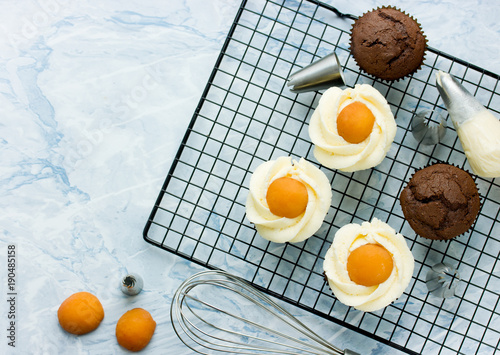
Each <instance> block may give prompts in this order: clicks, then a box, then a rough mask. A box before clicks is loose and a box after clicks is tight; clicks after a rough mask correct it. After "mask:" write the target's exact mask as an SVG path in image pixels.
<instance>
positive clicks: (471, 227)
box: [400, 160, 483, 242]
mask: <svg viewBox="0 0 500 355" xmlns="http://www.w3.org/2000/svg"><path fill="white" fill-rule="evenodd" d="M437 164H444V165H450V166H453V167H455V168H457V169H460V170H461V171H464V172H465V173H467V174H469V176H470V177H471V178H472V181H473V182H474V185H475V187H476V190H477V194H478V198H479V208H478V211H477V213H476V216H475V218H474V220H473V221H472V223H471V225H470V226H469V228H468V229H467V230H465V231H464V232H462V233H460V234H458V235H456V236H454V237H450V238H448V239H446V238H441V239H438V238H430V237H426V236H424V235H421V234H419V233H418V232H417V231H416V230H415V229H414V227H413V226H412V224H411V223H410V221H409V220H408V218H407V217H406V215H405V213H404V209H403V208H402V207H403V206H401V209H402V210H403V215H405V216H404V217H405V219H406V221H407V222H408V224H409V225H410V227H411V228H412V230H413V231H414V232H415V234H416V235H418V236H419V237H422V238H425V239H428V240H433V241H434V240H435V241H439V242H448V241H450V240H453V239H455V238H458V237H461V236H463V235H465V234H467V233H469V232H470V231H471V230H472V229H473V227H474V224H475V223H476V221H477V217H478V215H479V213H480V211H481V208H482V206H483V203H482V200H483V199H482V197H481V194H480V193H479V187H478V185H477V182H476V178H477V177H476V175H474V174H472V173H471V172H470V171H469V170H467V169H463V168H461V167H460V166H458V165H455V164H453V163H448V162H445V161H441V160H436V161H434V162H429V163H428V164H426V165H425V166H423V167H421V168H417V169H415V171H414V172H413V174H412V175H411V176H410V178H409V179H408V181H407V183H406V186H405V187H404V188H406V187H407V186H408V184H409V183H410V181H411V180H412V179H413V177H414V176H415V174H416V173H417V172H419V171H421V170H424V169H426V168H428V167H431V166H433V165H437ZM400 204H401V196H400Z"/></svg>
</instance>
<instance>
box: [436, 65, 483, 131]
mask: <svg viewBox="0 0 500 355" xmlns="http://www.w3.org/2000/svg"><path fill="white" fill-rule="evenodd" d="M436 86H437V89H438V91H439V95H441V98H442V99H443V102H444V105H445V106H446V109H447V110H448V113H449V114H450V118H451V120H452V121H453V124H454V125H455V128H457V127H458V126H459V125H461V124H462V123H464V122H465V121H466V120H467V119H469V118H470V117H472V116H474V115H475V114H476V113H478V112H480V111H484V110H485V107H484V106H483V105H481V103H480V102H479V101H478V100H477V99H476V98H475V97H474V96H473V95H472V94H471V93H470V92H469V91H467V89H466V88H465V87H464V86H463V85H462V84H461V83H460V82H459V81H458V80H457V79H456V78H455V77H454V76H452V75H451V74H448V73H445V72H443V71H439V72H438V73H437V74H436Z"/></svg>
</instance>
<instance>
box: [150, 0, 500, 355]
mask: <svg viewBox="0 0 500 355" xmlns="http://www.w3.org/2000/svg"><path fill="white" fill-rule="evenodd" d="M353 18H354V16H352V15H344V14H341V13H339V12H338V11H337V10H335V9H333V8H332V7H331V6H329V5H325V4H323V3H321V2H317V1H308V0H302V1H300V0H286V1H278V0H275V1H265V0H248V1H243V3H242V5H241V8H240V9H239V12H238V14H237V17H236V19H235V21H234V23H233V25H232V27H231V29H230V33H229V35H228V38H227V40H226V42H225V44H224V46H223V49H222V52H221V54H220V56H219V58H218V60H217V63H216V65H215V67H214V69H213V72H212V75H211V77H210V79H209V82H208V84H207V86H206V88H205V90H204V92H203V96H202V98H201V100H200V102H199V105H198V107H197V109H196V111H195V113H194V116H193V118H192V120H191V122H190V125H189V128H188V129H187V132H186V134H185V136H184V138H183V141H182V144H181V146H180V148H179V150H178V153H177V155H176V157H175V160H174V162H173V165H172V167H171V169H170V172H169V174H168V176H167V177H166V180H165V183H164V185H163V187H162V189H161V191H160V194H159V196H158V199H157V201H156V203H155V205H154V208H153V210H152V212H151V215H150V217H149V219H148V221H147V224H146V226H145V229H144V238H145V240H146V241H148V242H149V243H152V244H154V245H156V246H158V247H160V248H163V249H165V250H168V251H170V252H172V253H175V254H177V255H180V256H183V257H185V258H187V259H189V260H191V261H193V262H196V263H198V264H201V265H204V266H206V267H208V268H218V269H223V270H226V271H228V272H230V273H232V274H235V275H238V276H241V277H243V278H245V279H246V280H248V281H250V282H251V283H252V284H253V285H254V286H256V287H258V288H260V289H261V290H264V291H265V292H267V293H269V294H271V295H273V296H276V297H278V298H281V299H283V300H286V301H287V302H289V303H291V304H294V305H296V306H298V307H301V308H303V309H305V310H308V311H310V312H312V313H314V314H317V315H320V316H322V317H324V318H327V319H329V320H331V321H333V322H336V323H339V324H341V325H343V326H345V327H347V328H350V329H354V330H356V331H357V332H359V333H361V334H364V335H366V336H369V337H371V338H373V339H376V340H377V341H380V342H382V343H385V344H388V345H390V346H392V347H394V348H397V349H399V350H402V351H404V352H407V353H424V354H474V353H480V354H493V353H495V352H498V351H499V339H500V301H499V294H500V276H499V275H500V262H499V255H500V222H499V213H500V203H499V202H500V186H499V184H498V182H497V181H496V180H491V179H482V178H476V183H477V185H478V187H479V191H480V194H481V198H482V209H481V212H480V214H479V216H478V218H477V220H476V222H475V224H474V225H473V228H472V229H471V230H470V232H468V233H466V234H465V235H462V236H460V237H457V238H455V239H454V240H452V241H450V242H432V241H429V240H426V239H423V238H421V237H417V236H415V233H414V232H413V230H412V229H411V228H410V226H409V224H408V223H407V222H405V219H404V217H403V214H402V211H401V208H400V205H399V200H398V196H399V194H400V192H401V190H402V188H403V187H404V186H405V184H406V182H407V181H408V179H409V178H410V177H411V175H412V174H413V172H414V171H415V169H418V168H420V167H423V166H425V165H427V164H429V163H432V162H434V161H438V160H440V161H447V162H450V163H453V164H455V165H457V166H460V167H462V168H464V169H467V170H470V169H469V166H468V165H467V162H466V159H465V155H464V154H463V151H462V148H461V145H460V142H459V140H458V138H457V135H456V133H455V131H454V129H453V127H451V124H450V125H449V127H448V128H447V134H446V136H445V139H444V141H442V142H441V143H440V144H438V145H436V146H422V145H419V144H418V143H417V142H416V141H415V139H414V138H413V136H412V134H411V133H410V131H409V127H410V120H411V118H412V116H413V112H414V111H416V110H421V109H431V110H432V109H434V110H435V112H438V111H443V112H444V114H445V116H446V111H445V110H444V107H443V106H442V103H441V101H440V99H439V95H438V91H437V89H436V87H435V74H436V72H437V71H438V70H443V71H445V72H449V73H451V74H453V75H454V76H455V77H457V78H459V80H460V81H461V82H462V83H463V85H464V86H465V87H466V88H467V89H468V90H469V91H470V92H472V93H473V94H474V95H475V96H476V97H477V98H478V99H479V100H480V101H481V102H482V103H483V104H484V105H485V106H487V107H488V108H489V109H490V110H492V111H493V112H494V113H495V114H496V115H497V116H499V115H498V114H499V110H500V94H499V92H500V85H499V79H500V78H499V76H498V75H496V74H494V73H491V72H488V71H485V70H482V69H481V68H478V67H476V66H473V65H471V64H469V63H466V62H464V61H461V60H459V59H457V58H454V57H452V56H450V55H447V54H445V53H442V52H440V51H438V50H435V49H433V48H429V50H428V51H427V54H426V59H425V63H424V65H423V66H422V68H421V70H419V71H418V72H417V73H416V74H414V75H413V76H411V77H409V78H406V79H405V80H400V81H398V82H395V83H385V82H381V81H378V80H374V79H373V78H371V77H369V76H367V75H364V74H363V73H362V72H360V71H359V68H358V67H357V66H356V64H355V62H354V61H353V59H352V57H351V56H350V54H349V36H350V32H349V31H350V26H351V24H352V19H353ZM333 51H335V52H336V53H337V55H338V56H339V58H340V62H341V64H342V67H343V69H344V73H345V77H346V82H347V85H348V86H354V85H355V84H357V83H369V84H371V85H373V86H374V87H375V88H377V89H378V90H379V91H380V92H381V93H382V94H383V95H384V96H385V97H386V98H387V100H388V102H389V103H390V105H391V109H392V111H393V113H394V114H395V116H396V122H397V125H398V132H397V134H396V138H395V141H394V143H393V146H392V148H391V150H390V151H389V153H388V155H387V157H386V158H385V159H384V161H383V162H382V163H381V164H380V165H379V166H377V167H375V168H373V169H369V170H365V171H360V172H356V173H343V172H340V171H335V170H329V169H326V168H324V167H321V166H320V165H318V163H317V161H316V160H315V159H314V156H313V154H312V144H311V142H310V139H309V136H308V133H307V127H308V122H309V119H310V116H311V115H312V112H313V110H314V108H315V107H316V106H317V103H318V100H319V98H320V95H321V94H320V93H317V92H312V93H303V94H293V93H291V92H290V91H289V90H288V88H287V86H286V81H287V77H288V76H289V75H290V74H291V73H293V72H295V71H296V70H298V69H299V68H301V67H303V66H305V65H307V64H309V63H311V62H312V61H314V60H316V59H318V58H321V57H323V56H325V55H327V54H329V53H331V52H333ZM431 119H432V120H434V119H433V118H432V117H431ZM437 121H438V120H437ZM284 155H285V156H288V155H290V156H293V157H296V158H299V157H305V158H306V159H308V160H309V161H310V162H312V163H313V164H316V165H317V166H318V167H320V168H321V169H322V171H324V172H325V174H326V175H327V176H328V178H329V179H330V181H331V184H332V191H333V199H332V205H331V208H330V211H329V212H328V214H327V216H326V218H325V221H324V223H323V226H322V227H321V229H320V230H319V231H318V232H317V233H316V234H315V235H314V236H313V237H311V238H309V239H308V240H307V241H305V242H302V243H298V244H288V243H287V244H275V243H270V242H267V241H266V240H264V239H263V238H261V237H260V236H259V235H258V234H257V233H256V231H255V229H254V227H253V226H252V225H251V224H250V223H249V222H248V220H247V219H246V218H245V200H246V196H247V193H248V184H249V179H250V176H251V174H252V172H253V171H254V169H255V168H256V167H257V166H258V165H260V164H261V163H263V162H264V161H267V160H271V159H276V158H277V157H279V156H284ZM373 217H377V218H379V219H381V220H383V221H386V222H387V223H389V224H390V225H391V226H392V227H393V228H395V229H396V230H397V231H399V232H400V233H402V234H403V235H404V236H405V237H406V240H407V243H408V245H409V246H410V248H411V250H412V253H413V255H414V257H415V263H416V264H415V271H414V275H413V279H412V282H411V283H410V286H409V287H408V288H407V290H406V292H405V293H404V294H403V296H401V297H400V298H399V299H398V300H397V301H396V302H394V303H393V304H391V305H390V306H388V307H386V308H385V309H383V310H380V311H377V312H372V313H362V312H360V311H357V310H355V309H353V308H350V307H347V306H345V305H343V304H342V303H340V302H339V301H337V299H336V298H335V297H334V296H333V294H332V292H331V291H330V290H329V288H328V286H327V284H326V283H325V280H324V279H323V269H322V264H323V257H324V255H325V253H326V250H327V249H328V247H329V246H330V244H331V242H332V238H333V236H334V234H335V232H336V231H337V229H338V228H340V227H342V226H343V225H345V224H347V223H351V222H355V223H361V222H362V221H368V220H371V219H372V218H373ZM439 262H444V263H447V264H449V265H452V266H453V267H456V268H457V269H458V271H459V273H460V276H461V278H462V280H461V282H460V284H459V287H458V289H457V296H456V297H453V298H450V299H446V300H443V299H441V298H438V297H435V296H433V295H431V294H428V292H427V288H426V285H425V277H426V274H427V271H428V270H429V269H430V267H431V266H432V265H434V264H436V263H439ZM354 350H355V349H354Z"/></svg>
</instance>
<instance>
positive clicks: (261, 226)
mask: <svg viewBox="0 0 500 355" xmlns="http://www.w3.org/2000/svg"><path fill="white" fill-rule="evenodd" d="M281 177H291V178H293V179H296V180H298V181H300V182H302V183H303V184H304V186H305V187H306V189H307V206H306V209H305V211H304V212H303V213H302V214H301V215H299V216H297V217H295V218H287V217H279V216H277V215H274V214H273V213H271V211H270V209H269V206H268V204H267V201H266V194H267V189H268V187H269V185H270V184H271V183H272V182H273V181H274V180H276V179H278V178H281ZM331 201H332V188H331V185H330V181H329V180H328V178H327V177H326V175H325V174H324V173H323V172H322V171H321V170H319V169H318V168H317V167H315V166H314V165H312V164H311V163H310V162H308V161H307V160H305V159H304V158H300V160H299V161H298V162H297V161H295V160H294V161H293V162H292V158H291V157H280V158H278V159H276V160H270V161H267V162H265V163H263V164H261V165H259V166H258V167H257V169H255V171H254V173H253V174H252V177H251V178H250V187H249V194H248V197H247V201H246V214H247V218H248V220H249V221H250V222H252V223H254V224H255V228H256V229H257V232H258V233H259V234H260V235H261V236H262V237H263V238H265V239H267V240H270V241H272V242H276V243H285V242H291V243H297V242H301V241H303V240H305V239H307V238H309V237H311V236H312V235H313V234H314V233H316V232H317V231H318V229H319V228H320V227H321V225H322V223H323V220H324V218H325V216H326V214H327V212H328V210H329V208H330V204H331Z"/></svg>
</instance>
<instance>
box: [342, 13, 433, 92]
mask: <svg viewBox="0 0 500 355" xmlns="http://www.w3.org/2000/svg"><path fill="white" fill-rule="evenodd" d="M381 9H392V10H396V11H399V12H401V13H402V14H403V15H406V16H408V17H409V18H410V19H412V20H413V21H415V23H416V24H417V26H418V28H419V29H420V32H421V33H422V35H423V37H424V40H425V48H424V53H423V55H422V60H421V62H420V65H419V66H418V67H417V68H416V69H414V70H413V71H411V72H408V73H406V74H404V75H403V76H401V77H399V78H397V79H385V78H381V77H379V76H377V75H375V74H373V73H370V72H368V71H367V70H365V68H363V67H362V66H361V65H360V64H359V63H358V60H357V59H356V56H354V55H353V56H352V57H353V59H354V61H355V62H356V64H357V65H358V67H359V68H360V70H361V71H362V72H363V73H366V74H368V75H370V76H372V77H374V78H377V79H380V80H382V81H385V82H388V83H391V82H398V81H400V80H403V79H405V78H408V77H409V76H410V75H412V74H415V73H416V72H418V71H419V70H420V69H422V65H423V63H424V62H425V59H426V55H427V48H428V46H427V43H428V40H427V36H426V35H425V33H424V31H423V29H422V25H421V24H420V23H419V22H418V21H417V19H415V18H414V17H413V16H412V15H410V14H408V13H406V12H405V11H403V10H401V9H400V8H398V7H396V6H391V5H384V6H379V7H377V8H376V9H372V10H370V11H367V12H365V13H364V14H363V15H362V16H360V17H359V18H358V19H357V20H355V21H354V23H353V24H352V26H351V39H350V44H349V51H350V52H351V54H352V30H353V28H354V26H355V25H356V23H357V22H358V21H359V20H360V19H361V18H362V17H363V16H365V15H366V14H368V13H370V12H373V11H377V10H381Z"/></svg>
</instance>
